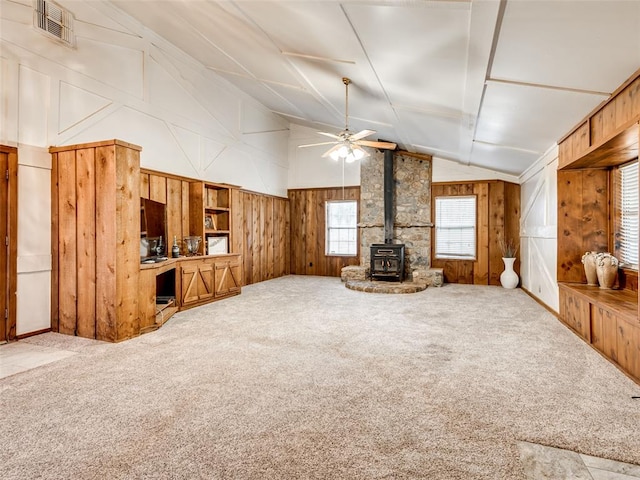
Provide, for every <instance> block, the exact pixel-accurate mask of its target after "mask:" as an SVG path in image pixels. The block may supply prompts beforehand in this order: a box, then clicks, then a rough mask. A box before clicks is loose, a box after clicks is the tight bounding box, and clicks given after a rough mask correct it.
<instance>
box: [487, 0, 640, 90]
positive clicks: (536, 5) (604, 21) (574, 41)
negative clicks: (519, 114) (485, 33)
mask: <svg viewBox="0 0 640 480" xmlns="http://www.w3.org/2000/svg"><path fill="white" fill-rule="evenodd" d="M506 5H507V6H506V10H505V15H504V20H503V22H502V28H501V29H500V40H499V43H498V46H497V49H496V55H495V61H494V63H493V68H492V70H491V77H492V78H501V79H509V80H517V81H521V82H530V83H538V84H544V85H553V86H558V87H566V88H575V89H583V90H591V91H600V92H609V93H611V92H612V91H613V90H614V89H615V88H616V87H618V85H619V84H620V83H621V81H623V80H625V79H626V78H627V77H628V76H629V75H631V74H632V73H633V72H634V71H635V70H637V69H638V66H640V2H638V1H635V0H631V1H629V0H622V1H618V0H607V1H585V0H582V1H509V2H507V4H506Z"/></svg>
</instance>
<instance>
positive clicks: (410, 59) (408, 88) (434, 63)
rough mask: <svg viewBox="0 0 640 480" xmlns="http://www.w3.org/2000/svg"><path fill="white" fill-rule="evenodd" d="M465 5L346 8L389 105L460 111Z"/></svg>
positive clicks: (467, 14) (467, 11) (466, 20)
mask: <svg viewBox="0 0 640 480" xmlns="http://www.w3.org/2000/svg"><path fill="white" fill-rule="evenodd" d="M469 5H470V4H467V3H450V2H433V3H426V4H424V5H420V4H417V3H414V4H412V5H411V6H406V5H405V4H403V3H399V4H398V6H392V5H379V6H376V5H366V4H364V5H363V4H359V3H354V4H350V5H348V6H347V8H346V10H347V13H348V14H349V18H350V19H351V21H352V22H353V25H354V27H355V29H356V30H357V32H358V36H359V38H360V39H361V41H362V44H363V46H364V48H365V50H366V51H367V52H368V58H369V60H370V61H371V64H372V66H373V68H374V70H375V71H376V72H377V75H378V77H379V79H380V81H381V82H382V84H383V85H384V88H385V90H386V92H387V94H388V95H389V99H390V100H391V103H393V104H399V105H408V106H416V107H420V108H433V107H438V108H446V109H451V110H455V111H461V110H462V105H463V95H464V86H465V85H464V79H465V71H466V65H467V48H468V40H469V31H468V28H469V18H470V6H469Z"/></svg>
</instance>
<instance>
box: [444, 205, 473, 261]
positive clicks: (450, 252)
mask: <svg viewBox="0 0 640 480" xmlns="http://www.w3.org/2000/svg"><path fill="white" fill-rule="evenodd" d="M435 201H436V242H435V243H436V245H435V247H436V248H435V250H436V258H462V259H474V258H475V256H476V197H475V195H472V196H461V197H436V199H435Z"/></svg>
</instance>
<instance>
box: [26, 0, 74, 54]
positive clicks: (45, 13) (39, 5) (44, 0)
mask: <svg viewBox="0 0 640 480" xmlns="http://www.w3.org/2000/svg"><path fill="white" fill-rule="evenodd" d="M34 5H35V11H34V12H33V24H34V26H35V27H36V28H38V30H40V31H41V32H44V33H46V34H47V35H49V36H51V37H53V38H55V39H57V40H59V41H62V42H64V43H66V44H67V45H70V46H74V44H75V37H74V35H73V14H72V13H71V12H69V11H68V10H65V9H64V8H62V7H61V6H60V5H58V4H57V3H55V2H51V1H49V0H35V1H34Z"/></svg>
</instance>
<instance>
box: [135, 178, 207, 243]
mask: <svg viewBox="0 0 640 480" xmlns="http://www.w3.org/2000/svg"><path fill="white" fill-rule="evenodd" d="M194 181H195V180H194ZM190 183H191V182H190V181H189V179H187V178H182V177H177V176H171V175H168V174H164V173H160V172H154V171H152V170H145V169H141V170H140V197H142V198H148V199H149V200H153V201H154V202H159V203H164V204H165V205H166V207H167V210H166V226H167V228H166V231H167V238H166V239H164V240H165V253H167V254H171V246H172V245H173V237H174V236H175V237H176V240H177V242H178V245H179V246H180V251H181V252H184V251H186V246H185V245H183V243H184V241H183V239H184V237H187V236H189V235H191V232H190V231H189V218H190V207H189V184H190Z"/></svg>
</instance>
